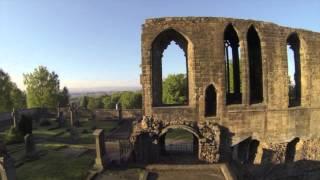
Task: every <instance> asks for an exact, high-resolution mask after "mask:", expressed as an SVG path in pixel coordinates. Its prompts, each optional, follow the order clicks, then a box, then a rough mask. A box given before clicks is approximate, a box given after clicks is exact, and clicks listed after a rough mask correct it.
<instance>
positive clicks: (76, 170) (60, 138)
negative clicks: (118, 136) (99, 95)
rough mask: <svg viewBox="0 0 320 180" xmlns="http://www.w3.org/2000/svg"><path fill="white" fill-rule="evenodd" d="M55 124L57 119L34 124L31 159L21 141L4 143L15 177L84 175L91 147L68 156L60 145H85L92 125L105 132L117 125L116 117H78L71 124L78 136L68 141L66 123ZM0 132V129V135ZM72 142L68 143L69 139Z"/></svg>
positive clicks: (74, 178)
mask: <svg viewBox="0 0 320 180" xmlns="http://www.w3.org/2000/svg"><path fill="white" fill-rule="evenodd" d="M67 123H68V122H66V127H63V128H55V127H57V123H56V122H55V121H51V125H50V126H42V127H41V126H35V127H34V129H33V135H34V137H35V140H36V142H37V144H36V147H37V148H36V149H37V151H38V152H39V154H40V156H39V157H38V158H36V159H34V160H27V159H26V158H25V146H24V143H20V144H13V145H7V149H8V151H9V154H10V155H11V156H12V157H13V159H14V160H15V163H16V166H18V167H17V168H16V172H17V178H18V180H82V179H86V177H87V175H88V171H89V170H90V169H91V167H92V166H93V163H94V159H95V153H94V151H93V150H89V151H88V152H85V153H84V154H81V155H79V156H70V154H66V152H65V151H63V150H61V149H64V148H66V149H69V148H70V149H78V148H80V149H81V148H82V149H83V148H85V149H88V148H89V146H91V147H92V144H93V143H94V137H93V135H92V133H93V129H94V127H96V128H102V129H104V130H105V133H106V134H107V133H108V132H110V131H111V130H112V129H114V128H116V127H117V126H118V124H119V123H118V122H116V121H96V122H93V121H82V122H81V123H80V124H81V126H80V127H79V128H75V129H76V131H77V133H78V135H79V139H78V140H77V141H75V142H72V141H71V136H70V132H69V131H68V130H67V129H68V128H69V127H68V125H67ZM3 136H4V133H0V138H3ZM70 142H72V143H70Z"/></svg>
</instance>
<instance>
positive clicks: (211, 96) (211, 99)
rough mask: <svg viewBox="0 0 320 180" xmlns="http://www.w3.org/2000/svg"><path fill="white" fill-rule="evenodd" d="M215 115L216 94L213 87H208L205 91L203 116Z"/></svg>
mask: <svg viewBox="0 0 320 180" xmlns="http://www.w3.org/2000/svg"><path fill="white" fill-rule="evenodd" d="M216 115H217V93H216V90H215V88H214V86H213V85H209V86H208V87H207V88H206V91H205V116H206V117H210V116H216Z"/></svg>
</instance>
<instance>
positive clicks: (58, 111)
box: [57, 103, 61, 119]
mask: <svg viewBox="0 0 320 180" xmlns="http://www.w3.org/2000/svg"><path fill="white" fill-rule="evenodd" d="M60 107H61V106H60V103H58V106H57V119H58V118H59V116H60Z"/></svg>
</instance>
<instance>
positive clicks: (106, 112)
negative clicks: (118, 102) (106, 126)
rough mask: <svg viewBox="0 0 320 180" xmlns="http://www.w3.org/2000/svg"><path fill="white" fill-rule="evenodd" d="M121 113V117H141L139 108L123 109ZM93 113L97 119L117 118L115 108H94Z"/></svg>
mask: <svg viewBox="0 0 320 180" xmlns="http://www.w3.org/2000/svg"><path fill="white" fill-rule="evenodd" d="M121 113H122V118H123V119H139V118H140V119H142V110H141V109H123V110H122V111H121ZM94 114H95V116H96V119H98V120H108V119H117V118H118V111H117V110H115V109H96V110H94Z"/></svg>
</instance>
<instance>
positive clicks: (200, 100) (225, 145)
mask: <svg viewBox="0 0 320 180" xmlns="http://www.w3.org/2000/svg"><path fill="white" fill-rule="evenodd" d="M171 41H174V42H175V43H176V44H177V45H178V46H179V47H180V48H181V49H182V51H183V52H184V54H185V58H186V61H185V63H186V67H187V68H186V69H187V82H188V88H187V94H188V96H187V102H186V104H179V105H167V104H164V103H163V102H162V56H163V52H164V50H165V49H166V48H167V46H168V45H169V44H170V42H171ZM319 47H320V33H316V32H311V31H308V30H303V29H295V28H288V27H283V26H279V25H276V24H274V23H268V22H261V21H254V20H240V19H231V18H215V17H168V18H155V19H147V20H146V21H145V23H144V24H143V26H142V35H141V48H142V63H141V70H142V74H141V76H140V81H141V84H142V90H143V110H142V111H143V115H144V118H143V119H142V120H140V121H137V122H135V123H134V127H133V131H132V134H131V139H130V140H131V143H132V144H133V146H134V155H135V159H136V160H137V161H141V162H157V160H158V158H159V154H160V152H161V148H163V142H164V141H163V139H162V138H163V137H164V136H163V135H164V134H165V133H167V131H168V129H184V130H186V131H189V132H190V133H192V134H193V135H194V137H195V138H194V140H195V142H196V143H197V144H198V146H197V149H198V158H199V160H203V161H205V162H208V163H215V162H220V161H229V160H235V161H238V162H241V163H251V164H263V163H283V162H292V161H296V160H300V159H307V160H320V155H319V154H320V153H319V151H320V146H319V144H320V126H319V124H320V118H319V117H320V65H319V62H318V61H319V60H320V59H319V57H320V51H319ZM289 48H290V49H291V50H292V51H293V64H294V68H293V70H294V78H293V79H290V77H289V71H288V69H289V65H288V61H290V59H289V58H288V52H287V51H288V49H289ZM230 55H232V57H229V56H230ZM230 67H232V68H230ZM230 69H232V71H231V70H230ZM292 81H294V82H292Z"/></svg>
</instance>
